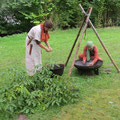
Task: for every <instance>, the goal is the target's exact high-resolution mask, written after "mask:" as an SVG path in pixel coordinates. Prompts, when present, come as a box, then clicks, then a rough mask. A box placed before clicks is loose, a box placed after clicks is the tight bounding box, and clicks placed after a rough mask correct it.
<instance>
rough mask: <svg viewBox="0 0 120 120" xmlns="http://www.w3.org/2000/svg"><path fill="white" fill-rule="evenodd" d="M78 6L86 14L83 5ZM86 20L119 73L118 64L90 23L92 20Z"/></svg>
mask: <svg viewBox="0 0 120 120" xmlns="http://www.w3.org/2000/svg"><path fill="white" fill-rule="evenodd" d="M80 8H81V10H82V12H83V13H84V14H85V15H86V12H85V11H84V9H83V7H82V5H81V4H80ZM88 21H89V23H90V25H91V26H92V29H93V31H94V32H95V34H96V36H97V38H98V40H99V41H100V43H101V45H102V47H103V48H104V50H105V52H106V53H107V55H108V57H109V58H110V60H111V62H112V63H113V65H114V66H115V68H116V69H117V72H118V73H119V72H120V70H119V68H118V66H117V65H116V63H115V62H114V60H113V59H112V56H111V55H110V53H109V51H108V50H107V48H106V47H105V45H104V43H103V42H102V40H101V38H100V36H99V34H98V33H97V30H96V28H95V27H94V25H93V24H92V22H91V20H90V19H89V20H88Z"/></svg>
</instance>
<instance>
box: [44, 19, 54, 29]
mask: <svg viewBox="0 0 120 120" xmlns="http://www.w3.org/2000/svg"><path fill="white" fill-rule="evenodd" d="M52 26H53V23H52V21H45V22H44V27H47V28H49V29H51V28H52Z"/></svg>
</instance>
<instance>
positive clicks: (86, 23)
mask: <svg viewBox="0 0 120 120" xmlns="http://www.w3.org/2000/svg"><path fill="white" fill-rule="evenodd" d="M80 8H81V10H82V13H84V14H85V16H86V17H85V19H84V20H83V23H82V25H81V27H80V30H79V32H78V35H77V37H76V39H75V42H74V44H73V46H72V49H71V51H70V53H69V56H68V59H67V61H66V63H65V66H66V65H67V64H68V61H69V59H70V57H71V54H72V52H73V49H74V47H75V44H76V42H77V39H78V37H79V35H80V32H81V30H82V27H83V25H84V23H85V25H84V28H83V31H82V34H81V37H80V40H79V42H78V45H77V48H76V51H75V55H74V58H73V62H72V64H71V67H70V69H69V72H68V76H70V75H71V73H72V69H73V67H74V64H75V60H76V57H77V53H78V51H79V47H80V44H81V42H82V38H83V35H84V33H85V30H86V28H87V26H88V22H89V23H90V25H91V27H92V29H93V31H94V32H95V34H96V36H97V37H98V40H99V41H100V43H101V45H102V47H103V48H104V50H105V52H106V53H107V55H108V56H109V58H110V60H111V61H112V63H113V65H114V66H115V68H116V69H117V72H118V73H119V72H120V71H119V68H118V66H117V65H116V64H115V62H114V60H113V59H112V57H111V55H110V53H109V51H108V50H107V48H106V47H105V45H104V43H103V42H102V40H101V38H100V36H99V35H98V33H97V30H96V29H95V27H94V25H93V24H92V22H91V20H90V19H89V18H90V15H91V12H92V8H90V9H89V10H88V14H87V13H86V12H85V11H84V9H83V7H82V5H81V4H80Z"/></svg>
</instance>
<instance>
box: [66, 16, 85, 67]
mask: <svg viewBox="0 0 120 120" xmlns="http://www.w3.org/2000/svg"><path fill="white" fill-rule="evenodd" d="M85 19H86V17H85V18H84V20H83V22H82V25H81V26H80V29H79V32H78V34H77V36H76V38H75V41H74V43H73V46H72V48H71V51H70V53H69V55H68V58H67V60H66V63H65V66H67V64H68V62H69V59H70V57H71V54H72V52H73V49H74V47H75V45H76V42H77V40H78V37H79V36H80V33H81V30H82V27H83V25H84V23H85Z"/></svg>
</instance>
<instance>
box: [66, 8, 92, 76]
mask: <svg viewBox="0 0 120 120" xmlns="http://www.w3.org/2000/svg"><path fill="white" fill-rule="evenodd" d="M91 12H92V8H90V9H89V12H88V13H89V15H88V16H87V18H86V21H85V26H84V29H83V32H82V35H81V37H80V40H79V43H78V46H77V48H76V51H75V55H74V58H73V62H72V65H71V67H70V69H69V72H68V76H70V75H71V72H72V69H73V67H74V64H75V60H76V57H77V53H78V50H79V47H80V44H81V41H82V38H83V35H84V33H85V30H86V28H87V25H88V20H89V17H90V15H91Z"/></svg>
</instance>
